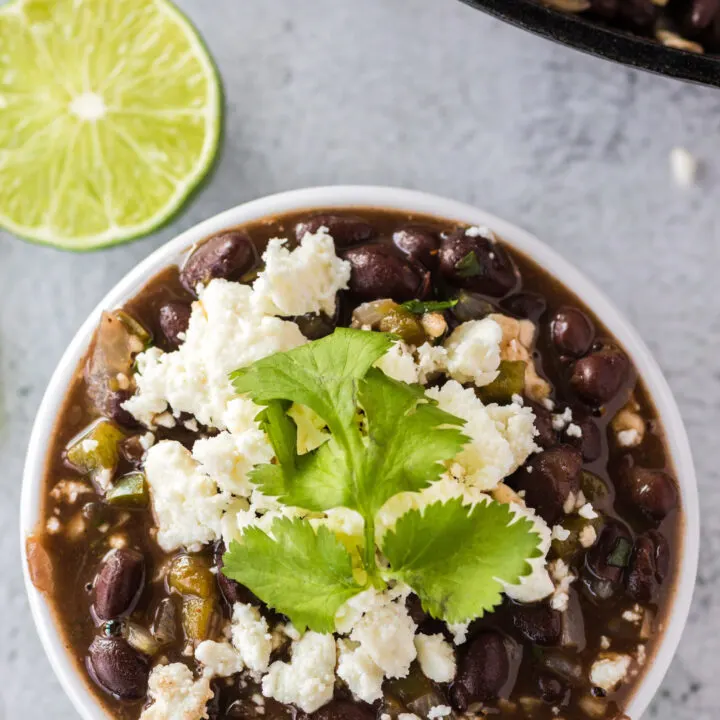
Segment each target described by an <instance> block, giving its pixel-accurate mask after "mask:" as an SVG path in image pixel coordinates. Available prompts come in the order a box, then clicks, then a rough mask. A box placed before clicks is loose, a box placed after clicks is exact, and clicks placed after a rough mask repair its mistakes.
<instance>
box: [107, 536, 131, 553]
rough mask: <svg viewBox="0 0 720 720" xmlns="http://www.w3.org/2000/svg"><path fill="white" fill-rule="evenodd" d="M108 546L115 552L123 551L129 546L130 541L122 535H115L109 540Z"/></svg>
mask: <svg viewBox="0 0 720 720" xmlns="http://www.w3.org/2000/svg"><path fill="white" fill-rule="evenodd" d="M107 541H108V545H109V546H110V547H111V548H113V549H114V550H121V549H122V548H125V547H127V546H128V539H127V538H126V537H125V536H124V535H123V534H122V533H115V534H113V535H111V536H110V537H109V538H108V539H107Z"/></svg>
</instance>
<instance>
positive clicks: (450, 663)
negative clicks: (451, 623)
mask: <svg viewBox="0 0 720 720" xmlns="http://www.w3.org/2000/svg"><path fill="white" fill-rule="evenodd" d="M415 649H416V650H417V657H418V662H419V663H420V669H421V670H422V671H423V673H424V674H425V676H426V677H428V678H430V679H431V680H434V681H435V682H438V683H446V682H450V681H451V680H452V679H453V678H454V677H455V672H456V664H455V652H454V651H453V649H452V646H451V645H450V643H448V642H447V640H445V638H444V637H443V636H442V635H441V634H440V633H436V634H435V635H425V634H423V633H419V634H418V635H416V636H415Z"/></svg>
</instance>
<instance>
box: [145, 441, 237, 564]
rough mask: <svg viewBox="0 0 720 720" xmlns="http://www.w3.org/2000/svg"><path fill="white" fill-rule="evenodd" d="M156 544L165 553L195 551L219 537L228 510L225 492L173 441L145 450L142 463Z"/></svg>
mask: <svg viewBox="0 0 720 720" xmlns="http://www.w3.org/2000/svg"><path fill="white" fill-rule="evenodd" d="M145 474H146V477H147V482H148V487H149V489H150V497H151V499H152V506H153V511H154V513H155V518H156V520H157V524H158V533H157V542H158V545H160V547H161V548H162V549H163V550H165V552H171V551H172V550H176V549H177V548H179V547H183V546H185V547H186V548H187V549H188V550H190V551H191V552H197V551H198V550H200V548H201V547H202V545H206V544H207V543H210V542H213V541H214V540H216V539H217V538H218V537H220V527H221V518H222V516H223V513H224V512H225V510H226V509H227V507H228V503H229V499H230V498H229V496H228V495H227V493H220V492H218V487H217V484H216V483H215V481H214V480H213V479H212V478H210V477H208V476H207V475H205V474H204V473H202V472H201V470H200V468H199V465H198V464H197V463H196V462H195V460H193V458H192V456H191V455H190V453H189V452H188V451H187V450H186V449H185V448H184V447H183V446H182V445H181V444H180V443H179V442H175V441H174V440H173V441H171V440H164V441H162V442H160V443H158V444H157V445H153V447H151V448H150V450H148V454H147V459H146V461H145Z"/></svg>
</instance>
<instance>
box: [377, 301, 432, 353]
mask: <svg viewBox="0 0 720 720" xmlns="http://www.w3.org/2000/svg"><path fill="white" fill-rule="evenodd" d="M378 327H379V330H380V332H387V333H392V334H393V335H397V336H398V337H399V338H400V339H401V340H402V341H403V342H406V343H407V344H408V345H417V346H419V345H422V344H423V343H424V342H425V340H426V339H427V338H426V336H425V331H424V330H423V326H422V322H421V321H420V318H418V317H417V315H414V314H413V313H412V312H410V311H409V310H406V309H405V308H402V307H398V308H394V309H392V310H390V312H388V313H387V315H385V317H383V318H382V320H380V324H379V326H378Z"/></svg>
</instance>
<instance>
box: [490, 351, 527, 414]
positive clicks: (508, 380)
mask: <svg viewBox="0 0 720 720" xmlns="http://www.w3.org/2000/svg"><path fill="white" fill-rule="evenodd" d="M526 367H527V363H526V362H524V361H523V360H501V361H500V367H499V370H500V374H499V375H498V376H497V377H496V378H495V379H494V380H493V381H492V382H491V383H490V384H489V385H484V386H483V387H481V388H478V394H479V395H480V399H481V400H482V401H483V402H484V403H509V402H510V401H511V400H512V396H513V395H522V391H523V388H524V387H525V369H526Z"/></svg>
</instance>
